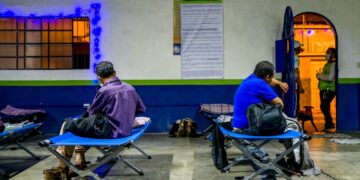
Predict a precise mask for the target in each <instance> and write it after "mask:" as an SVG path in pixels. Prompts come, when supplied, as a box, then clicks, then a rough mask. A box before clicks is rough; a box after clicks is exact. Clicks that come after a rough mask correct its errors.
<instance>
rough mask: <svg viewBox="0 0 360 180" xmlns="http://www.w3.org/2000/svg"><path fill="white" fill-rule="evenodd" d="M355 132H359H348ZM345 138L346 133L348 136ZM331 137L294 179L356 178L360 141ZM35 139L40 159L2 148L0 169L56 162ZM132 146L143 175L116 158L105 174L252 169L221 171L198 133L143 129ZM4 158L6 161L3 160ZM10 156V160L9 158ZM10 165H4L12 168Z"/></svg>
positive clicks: (26, 174) (187, 175) (154, 175)
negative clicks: (309, 172) (311, 167)
mask: <svg viewBox="0 0 360 180" xmlns="http://www.w3.org/2000/svg"><path fill="white" fill-rule="evenodd" d="M351 135H352V136H353V137H360V136H359V134H357V133H353V134H351ZM348 137H349V136H348ZM330 139H331V138H313V139H312V140H311V141H310V142H309V145H310V153H311V156H312V158H313V159H314V161H315V163H316V165H317V166H319V167H320V168H321V169H322V170H323V171H324V173H323V174H321V175H320V176H316V177H294V176H293V179H359V177H360V171H359V170H358V169H359V167H360V145H359V144H357V145H344V144H336V143H333V142H331V140H330ZM38 141H39V140H38V139H33V140H32V141H26V142H25V144H26V146H27V147H29V148H30V149H31V150H33V151H34V152H35V153H36V154H37V155H40V156H41V157H43V158H44V159H43V160H41V161H33V162H32V163H29V162H28V161H31V160H30V159H31V158H29V156H28V155H27V154H26V153H25V152H24V151H22V150H15V151H14V150H4V151H1V154H0V168H3V167H4V166H6V165H8V164H12V166H13V167H17V166H19V167H20V166H21V167H23V166H24V167H26V166H25V164H26V163H28V166H31V165H32V164H34V163H36V164H34V165H33V166H31V167H27V169H26V170H25V171H23V172H21V173H19V174H17V175H15V176H14V173H16V172H13V173H12V174H11V175H12V178H11V179H19V180H21V179H23V180H30V179H42V170H43V169H46V168H50V167H54V166H56V165H57V164H58V162H57V159H56V158H55V157H53V156H51V155H50V153H48V152H47V151H46V149H43V148H40V147H39V146H38V145H37V142H38ZM137 145H138V146H139V147H141V148H142V149H143V150H145V151H146V152H147V153H149V154H150V155H152V157H153V158H152V159H150V160H149V159H144V158H143V157H142V156H140V155H139V153H138V152H137V151H135V150H134V149H130V150H128V151H127V152H126V153H125V156H127V157H130V161H131V162H132V163H134V164H135V165H136V166H137V167H139V168H141V169H142V170H143V171H144V173H145V175H144V176H139V175H138V174H136V173H135V172H134V171H132V170H131V169H129V168H128V167H126V166H125V165H124V164H123V163H121V162H119V161H118V162H117V163H116V164H115V165H114V166H113V167H112V168H111V170H110V172H109V173H108V174H107V176H106V177H105V179H128V180H130V179H134V180H135V179H136V180H137V179H154V180H162V179H164V180H167V179H171V180H178V179H179V180H184V179H185V180H186V179H189V180H190V179H199V180H200V179H205V180H210V179H214V180H215V179H234V177H236V176H243V175H249V174H250V173H251V172H253V168H252V167H251V166H250V165H240V166H236V167H234V168H232V169H231V171H230V173H220V172H219V171H218V170H217V169H216V168H215V167H214V165H213V163H212V159H211V152H210V147H209V142H208V141H206V140H204V138H203V137H198V138H169V137H168V136H167V135H166V134H146V135H144V136H143V137H142V138H140V140H139V141H138V142H137ZM265 148H266V149H267V151H268V152H275V151H278V150H279V149H281V148H282V145H281V144H279V143H278V142H277V141H273V142H270V144H269V145H266V146H265ZM239 154H240V153H239V151H238V150H237V149H236V148H234V147H232V148H230V149H228V155H229V157H234V156H237V155H239ZM87 155H88V156H87V157H88V159H89V160H91V159H94V158H95V157H97V156H98V155H99V154H98V152H97V151H96V150H90V151H89V152H88V154H87ZM4 159H5V160H6V161H4ZM12 160H13V161H15V162H13V163H11V161H12ZM13 169H14V168H12V169H10V170H9V169H8V170H9V171H12V170H13Z"/></svg>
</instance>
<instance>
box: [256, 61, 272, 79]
mask: <svg viewBox="0 0 360 180" xmlns="http://www.w3.org/2000/svg"><path fill="white" fill-rule="evenodd" d="M274 70H275V68H274V65H273V64H271V63H270V62H269V61H261V62H259V63H258V64H257V65H256V67H255V70H254V74H255V75H256V76H257V77H259V78H261V79H264V80H265V81H266V82H268V83H270V82H271V80H272V78H273V77H274Z"/></svg>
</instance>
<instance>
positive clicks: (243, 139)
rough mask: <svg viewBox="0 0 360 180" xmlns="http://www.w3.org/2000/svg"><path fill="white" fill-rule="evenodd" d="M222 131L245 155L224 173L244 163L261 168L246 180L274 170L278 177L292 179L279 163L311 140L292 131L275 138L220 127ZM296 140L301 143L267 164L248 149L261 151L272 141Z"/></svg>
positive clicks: (231, 164) (224, 169) (269, 160)
mask: <svg viewBox="0 0 360 180" xmlns="http://www.w3.org/2000/svg"><path fill="white" fill-rule="evenodd" d="M220 130H221V132H222V133H223V135H224V136H225V137H226V138H227V139H229V140H230V141H231V142H232V143H233V144H234V145H235V147H237V148H238V149H239V150H240V151H242V152H243V153H244V156H245V157H244V156H243V157H240V158H237V159H235V160H234V161H233V162H232V163H230V164H229V165H228V166H226V167H225V168H223V169H222V171H223V172H229V170H230V168H231V167H232V166H235V165H237V164H240V163H241V162H243V161H251V162H253V163H254V164H255V165H256V166H257V167H259V169H258V170H257V171H256V172H254V173H252V174H251V175H249V176H246V177H244V179H255V177H256V176H258V175H260V174H262V173H263V172H264V171H266V170H274V171H275V172H276V173H277V174H278V175H280V176H283V177H285V178H286V179H291V178H290V177H289V176H288V175H286V174H285V173H283V172H282V170H283V169H284V167H282V166H280V165H278V164H277V162H278V161H279V160H281V159H282V158H284V157H285V156H286V155H288V154H289V153H290V152H292V151H293V150H294V149H295V148H297V147H299V146H300V145H301V144H302V143H304V142H305V141H306V140H309V139H311V137H310V136H308V135H305V134H303V133H301V132H298V131H292V130H289V131H286V132H285V133H284V134H281V135H274V136H252V135H246V134H239V133H234V132H232V131H230V130H227V129H225V128H223V127H220ZM294 138H299V142H297V143H296V144H294V145H293V146H292V147H291V148H289V149H286V150H284V151H283V152H281V153H280V154H279V155H278V156H276V158H274V159H270V157H269V159H268V161H266V162H261V161H259V160H258V159H257V158H256V157H255V156H254V155H253V154H252V153H251V152H250V149H249V148H248V147H249V146H254V147H256V148H259V149H260V147H262V146H264V145H265V144H267V143H268V142H270V141H271V140H284V139H294ZM256 141H260V143H259V144H255V142H256Z"/></svg>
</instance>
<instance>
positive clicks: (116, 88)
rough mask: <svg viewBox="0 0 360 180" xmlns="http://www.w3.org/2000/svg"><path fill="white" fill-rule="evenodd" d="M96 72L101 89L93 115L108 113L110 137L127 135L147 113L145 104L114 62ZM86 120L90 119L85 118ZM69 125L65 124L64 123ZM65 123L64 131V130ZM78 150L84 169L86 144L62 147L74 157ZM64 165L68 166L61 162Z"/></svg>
mask: <svg viewBox="0 0 360 180" xmlns="http://www.w3.org/2000/svg"><path fill="white" fill-rule="evenodd" d="M96 75H97V76H98V79H99V81H100V84H101V88H100V89H99V90H98V92H97V93H96V95H95V98H94V100H93V103H92V104H91V106H90V107H89V108H88V110H87V112H88V113H89V116H92V115H94V114H98V113H100V114H102V115H105V116H106V117H107V118H108V119H109V124H110V128H111V131H112V133H111V134H110V136H109V137H108V138H117V137H120V136H127V135H129V134H130V131H131V129H132V127H133V124H134V119H135V115H136V114H140V113H143V112H145V106H144V104H143V102H142V100H141V98H140V97H139V95H138V94H137V93H136V91H135V89H134V88H133V87H132V86H131V85H129V84H126V83H124V82H122V81H121V80H120V79H119V78H118V77H116V72H115V70H114V67H113V65H112V63H111V62H109V61H102V62H101V63H99V64H98V65H97V67H96ZM84 122H86V119H84ZM64 124H65V123H64ZM64 124H63V126H62V128H61V132H60V134H62V133H63V132H64ZM74 149H75V155H76V156H75V158H76V160H75V164H76V165H77V166H78V167H79V168H80V169H82V168H84V166H85V151H86V148H85V147H83V146H75V147H74V146H64V147H62V148H59V150H58V151H60V152H61V153H62V154H63V155H64V157H65V158H67V159H71V157H72V154H73V152H74ZM60 167H62V168H66V166H65V164H63V163H62V162H60Z"/></svg>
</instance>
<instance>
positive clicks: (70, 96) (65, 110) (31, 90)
mask: <svg viewBox="0 0 360 180" xmlns="http://www.w3.org/2000/svg"><path fill="white" fill-rule="evenodd" d="M135 88H136V90H137V92H138V93H139V95H140V96H141V98H142V99H143V101H144V103H145V105H146V107H147V111H146V113H145V114H144V115H145V116H149V117H151V118H152V119H153V123H152V125H151V127H150V128H149V132H168V131H169V129H170V128H171V125H172V123H174V122H175V121H176V120H177V119H180V118H186V117H189V118H192V119H193V120H195V121H196V122H197V124H198V125H199V130H202V129H204V128H206V127H207V126H208V125H209V122H208V121H207V120H206V119H205V118H203V117H201V115H200V114H199V112H198V110H199V105H200V104H203V103H230V104H232V103H233V97H234V94H235V91H236V89H237V85H222V86H220V85H171V86H164V85H162V86H135ZM95 92H96V87H95V86H60V87H59V86H49V87H36V86H33V87H31V86H30V87H28V86H26V87H16V86H13V87H11V86H8V87H0V109H2V108H4V107H5V106H6V105H7V104H9V105H12V106H15V107H18V108H31V109H44V110H45V111H47V112H48V115H47V117H46V120H45V124H44V128H43V131H44V132H46V133H52V134H56V133H58V131H59V129H60V126H61V124H62V122H63V120H64V118H66V117H68V116H72V115H77V114H81V113H82V112H83V109H82V107H83V106H82V105H83V103H91V102H92V99H93V97H94V95H95Z"/></svg>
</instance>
